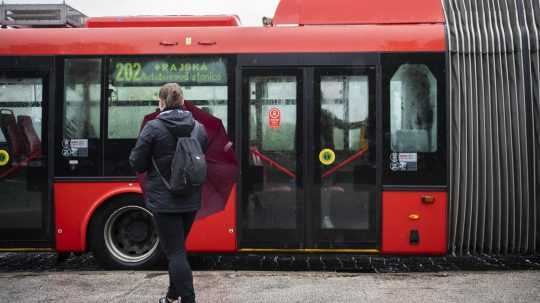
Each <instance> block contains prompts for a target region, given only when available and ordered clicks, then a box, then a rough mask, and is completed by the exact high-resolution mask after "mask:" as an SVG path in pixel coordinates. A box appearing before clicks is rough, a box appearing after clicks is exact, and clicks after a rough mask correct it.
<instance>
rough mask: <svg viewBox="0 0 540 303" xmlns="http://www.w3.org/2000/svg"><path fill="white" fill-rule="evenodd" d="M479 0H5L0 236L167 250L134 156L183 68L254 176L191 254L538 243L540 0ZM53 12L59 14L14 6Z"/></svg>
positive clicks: (25, 247)
mask: <svg viewBox="0 0 540 303" xmlns="http://www.w3.org/2000/svg"><path fill="white" fill-rule="evenodd" d="M472 2H474V1H472ZM472 2H471V1H458V0H453V1H443V2H442V3H441V2H440V1H438V0H414V1H412V0H411V1H391V0H380V1H376V2H373V1H354V0H336V1H331V2H328V1H322V0H312V1H298V0H282V1H281V2H280V4H279V5H278V7H277V10H276V13H275V15H274V17H273V18H272V19H270V18H267V19H265V24H264V26H261V27H244V26H240V22H239V19H238V18H237V17H236V16H226V15H223V16H164V17H150V16H140V17H110V18H108V17H95V18H85V19H84V22H79V23H80V24H79V25H77V24H76V23H77V22H76V21H77V18H79V21H80V20H82V19H83V18H84V16H73V15H70V14H73V12H74V11H75V10H73V9H71V8H69V7H65V6H63V5H62V6H46V7H43V6H29V5H19V6H17V5H4V6H3V8H2V12H3V14H1V15H0V16H1V18H2V20H1V21H0V23H2V24H3V26H2V29H0V114H1V116H0V118H1V119H0V122H1V130H2V131H1V132H0V248H1V250H3V251H56V252H59V253H64V252H86V251H92V252H93V253H94V254H95V255H96V256H97V258H98V259H99V260H100V261H101V262H102V263H103V264H105V265H108V266H110V267H119V268H142V267H147V266H149V265H152V264H154V263H155V262H156V261H157V260H158V259H159V258H160V252H159V249H158V243H159V239H158V237H157V236H156V232H155V230H154V226H153V223H152V214H151V213H150V212H149V211H148V210H146V209H145V208H144V203H143V195H142V191H141V188H140V186H139V184H138V183H137V179H136V178H135V173H134V172H133V171H132V169H131V168H130V166H129V163H128V155H129V152H130V150H131V148H132V147H133V146H134V143H135V141H136V139H137V136H138V133H139V130H140V126H141V122H142V121H143V119H144V117H145V116H146V115H148V114H150V113H152V112H155V110H156V107H157V101H156V100H157V92H158V90H159V87H160V86H161V85H163V84H164V83H167V82H177V83H179V84H180V85H181V86H182V87H183V89H184V95H185V99H186V100H188V101H190V102H191V103H192V104H194V105H195V106H197V107H199V108H201V109H203V110H204V111H206V112H207V113H210V114H211V115H213V116H215V117H217V118H219V119H220V120H221V121H222V122H223V126H224V128H225V129H226V131H227V133H228V136H229V139H230V141H231V142H232V144H233V148H234V151H235V153H236V158H237V160H238V163H239V172H240V174H239V177H238V180H237V181H236V183H235V184H234V186H233V187H232V188H231V192H230V194H229V197H228V200H227V202H226V204H225V206H224V208H223V209H222V210H219V211H217V212H215V213H213V214H211V215H209V216H206V217H204V218H201V219H199V220H197V221H196V222H195V224H194V227H193V230H192V232H191V234H190V237H189V239H188V244H187V247H188V250H189V251H190V252H192V253H213V254H221V253H255V254H257V253H284V254H287V253H323V254H324V253H328V254H331V253H357V254H383V255H389V254H416V255H426V254H427V255H445V254H449V253H455V254H467V253H492V254H505V253H537V252H538V251H540V245H539V243H540V241H539V240H540V239H539V234H540V232H539V229H540V223H539V218H540V213H539V211H540V205H539V203H538V200H539V195H538V194H539V193H538V188H539V186H538V182H539V180H540V178H539V172H540V169H539V166H538V162H539V161H538V160H537V159H536V158H535V155H537V154H538V153H540V147H539V133H540V132H539V128H538V127H539V123H538V121H540V120H539V119H538V118H539V117H540V115H539V111H540V106H539V101H538V86H539V85H538V71H539V70H538V66H537V65H538V22H539V21H540V20H538V13H540V10H539V9H538V4H537V3H536V4H534V3H532V2H531V3H529V2H528V1H514V2H512V1H508V2H507V1H504V2H507V3H506V6H503V7H502V8H501V7H499V8H496V7H494V6H493V4H492V1H479V2H477V3H472ZM497 2H500V1H497ZM471 3H472V4H471ZM509 3H510V4H509ZM516 3H518V4H519V5H518V4H516ZM40 9H43V10H47V11H48V12H49V13H50V12H51V11H54V9H59V10H60V12H63V13H66V12H67V13H66V14H67V15H66V16H67V17H66V18H64V19H65V20H64V23H63V25H64V26H63V27H60V26H58V24H57V23H54V22H51V24H50V25H43V24H44V23H43V22H42V23H39V25H38V26H36V24H35V20H34V24H32V23H31V22H32V20H30V21H28V23H24V21H25V20H22V19H17V16H19V15H18V14H20V16H27V15H28V14H27V13H29V11H39V10H40ZM25 10H27V11H26V12H25ZM75 12H76V11H75ZM471 12H475V13H476V14H472V13H471ZM501 12H502V13H501ZM512 14H515V16H514V15H512ZM53 15H54V14H53ZM40 16H48V15H47V13H43V11H42V14H41V15H40ZM535 17H536V19H534V18H535ZM21 18H23V17H21ZM66 20H67V21H66ZM73 20H75V21H73ZM17 22H18V23H17ZM526 27H527V31H525V28H526ZM512 34H513V35H512ZM518 34H519V37H520V38H519V39H518V38H517V36H518ZM535 35H536V36H535ZM509 37H510V38H509ZM505 39H506V40H505ZM535 39H536V40H535ZM503 43H504V45H505V48H504V49H503V48H502V47H501V46H500V45H503ZM518 43H520V45H519V46H518ZM511 45H512V47H511ZM511 48H512V49H515V50H518V49H519V50H520V51H515V52H510V51H509V50H510V49H511ZM508 75H510V76H508Z"/></svg>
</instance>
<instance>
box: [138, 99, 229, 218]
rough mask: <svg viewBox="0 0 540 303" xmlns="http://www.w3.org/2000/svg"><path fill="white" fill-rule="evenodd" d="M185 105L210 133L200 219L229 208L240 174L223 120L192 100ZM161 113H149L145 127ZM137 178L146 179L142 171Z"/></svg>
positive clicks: (145, 120)
mask: <svg viewBox="0 0 540 303" xmlns="http://www.w3.org/2000/svg"><path fill="white" fill-rule="evenodd" d="M184 108H185V109H186V110H188V111H190V112H191V114H192V115H193V118H195V119H196V120H197V121H199V122H200V123H201V124H203V125H204V127H205V129H206V133H207V135H208V147H207V150H206V162H207V166H208V174H207V176H208V177H207V181H206V183H205V184H204V186H203V192H202V206H201V209H200V210H199V212H198V213H197V218H204V217H207V216H210V215H212V214H214V213H217V212H219V211H222V210H223V209H225V206H226V203H227V200H228V198H229V195H230V193H231V190H232V187H233V185H234V183H235V182H236V178H237V176H238V161H237V160H236V156H235V153H234V150H233V149H232V143H231V141H230V140H229V137H228V136H227V132H226V131H225V127H223V122H222V121H221V119H219V118H217V117H215V116H213V115H211V114H209V113H207V112H205V111H204V110H202V109H200V108H198V107H197V106H195V105H193V104H192V103H191V102H187V101H186V102H185V103H184ZM158 114H159V113H158V112H155V113H152V114H149V115H146V116H145V117H144V120H143V126H144V124H145V123H146V122H148V121H150V120H153V119H155V118H156V117H157V116H158ZM141 128H142V126H141ZM137 180H138V181H139V182H141V181H143V180H144V175H142V174H138V175H137Z"/></svg>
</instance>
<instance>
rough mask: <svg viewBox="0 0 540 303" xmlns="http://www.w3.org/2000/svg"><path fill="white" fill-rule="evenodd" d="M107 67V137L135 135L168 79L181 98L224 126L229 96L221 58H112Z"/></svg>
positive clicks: (115, 137)
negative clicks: (111, 67)
mask: <svg viewBox="0 0 540 303" xmlns="http://www.w3.org/2000/svg"><path fill="white" fill-rule="evenodd" d="M111 66H114V69H113V70H111V72H110V75H109V79H110V83H109V91H110V97H109V118H108V138H109V139H135V138H137V136H138V135H139V130H140V126H141V121H143V118H144V116H146V115H148V114H151V113H153V112H155V111H156V110H157V105H158V93H159V89H160V88H161V86H162V85H163V84H165V83H168V82H176V83H178V84H179V85H180V86H181V87H182V90H183V92H184V99H185V100H187V101H189V102H191V103H193V104H194V105H196V106H198V107H199V108H201V109H202V110H205V111H207V112H209V113H210V114H212V115H213V116H215V117H217V118H219V119H221V121H222V122H223V126H224V127H225V129H227V118H228V99H229V97H228V86H227V68H226V66H227V65H226V61H225V60H224V59H222V58H213V57H208V58H206V57H205V58H202V59H201V58H200V57H164V58H159V59H157V58H156V59H154V58H149V59H148V58H132V59H129V60H125V59H118V60H112V61H111ZM128 67H129V68H128Z"/></svg>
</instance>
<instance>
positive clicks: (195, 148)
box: [152, 122, 206, 195]
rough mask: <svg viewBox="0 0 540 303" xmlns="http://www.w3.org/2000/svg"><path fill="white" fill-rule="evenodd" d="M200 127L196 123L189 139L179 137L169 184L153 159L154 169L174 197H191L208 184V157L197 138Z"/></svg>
mask: <svg viewBox="0 0 540 303" xmlns="http://www.w3.org/2000/svg"><path fill="white" fill-rule="evenodd" d="M160 123H161V122H160ZM199 127H201V125H200V124H199V123H195V126H194V127H193V129H192V130H191V135H190V136H189V137H178V139H177V141H176V150H175V152H174V155H173V158H172V161H171V178H170V180H169V182H167V180H165V177H163V175H162V174H161V172H160V171H159V168H158V166H157V164H156V161H155V160H154V157H152V164H153V165H154V169H155V170H156V171H157V173H158V175H159V177H160V178H161V180H162V181H163V183H164V184H165V186H166V187H167V189H168V190H169V191H170V192H171V193H173V194H174V195H189V194H191V193H193V192H194V190H195V189H197V188H199V187H201V186H202V185H203V184H204V182H206V157H205V156H204V152H203V150H202V147H201V144H200V143H199V141H198V140H197V138H196V137H195V134H196V132H197V130H198V128H199Z"/></svg>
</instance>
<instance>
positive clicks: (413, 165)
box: [390, 153, 418, 171]
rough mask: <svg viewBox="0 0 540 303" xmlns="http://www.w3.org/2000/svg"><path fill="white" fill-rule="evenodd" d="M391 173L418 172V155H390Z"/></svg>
mask: <svg viewBox="0 0 540 303" xmlns="http://www.w3.org/2000/svg"><path fill="white" fill-rule="evenodd" d="M390 169H391V170H392V171H418V153H391V154H390Z"/></svg>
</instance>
